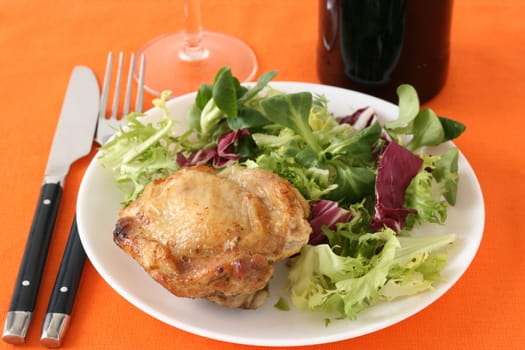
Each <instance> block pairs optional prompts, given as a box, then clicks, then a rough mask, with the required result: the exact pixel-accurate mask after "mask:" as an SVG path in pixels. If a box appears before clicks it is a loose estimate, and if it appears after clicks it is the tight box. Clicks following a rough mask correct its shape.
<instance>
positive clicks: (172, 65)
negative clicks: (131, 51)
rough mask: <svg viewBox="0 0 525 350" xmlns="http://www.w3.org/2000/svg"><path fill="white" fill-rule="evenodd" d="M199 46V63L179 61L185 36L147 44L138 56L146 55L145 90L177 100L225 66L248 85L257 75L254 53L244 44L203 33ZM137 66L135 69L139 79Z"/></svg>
mask: <svg viewBox="0 0 525 350" xmlns="http://www.w3.org/2000/svg"><path fill="white" fill-rule="evenodd" d="M202 45H203V47H205V48H206V51H207V52H206V55H204V57H202V58H200V59H195V60H191V59H187V57H186V58H185V57H184V56H182V57H181V52H182V49H183V47H184V33H182V32H179V33H172V34H166V35H163V36H160V37H158V38H155V39H153V40H152V41H150V42H148V43H147V44H146V45H145V46H144V47H143V48H142V49H141V50H140V51H139V52H138V53H139V54H142V53H144V54H145V64H146V66H145V67H146V68H145V72H146V73H145V78H144V89H145V90H146V91H148V92H149V93H151V94H153V95H156V96H159V95H160V93H161V92H162V91H164V90H170V91H171V92H172V96H179V95H183V94H186V93H189V92H193V91H196V90H198V89H199V87H200V85H201V84H203V83H212V82H213V78H214V77H215V74H216V73H217V71H218V70H219V69H220V68H222V67H224V66H228V67H230V68H231V70H232V74H233V75H234V76H235V77H237V78H238V79H239V81H240V82H241V83H242V82H247V81H251V80H252V79H253V78H254V76H255V73H256V72H257V59H256V57H255V53H254V52H253V50H252V49H251V48H250V47H249V46H248V45H246V44H245V43H244V42H243V41H241V40H239V39H237V38H235V37H232V36H229V35H226V34H222V33H216V32H210V31H203V32H202ZM138 69H139V65H138V64H136V65H135V72H136V74H135V76H138Z"/></svg>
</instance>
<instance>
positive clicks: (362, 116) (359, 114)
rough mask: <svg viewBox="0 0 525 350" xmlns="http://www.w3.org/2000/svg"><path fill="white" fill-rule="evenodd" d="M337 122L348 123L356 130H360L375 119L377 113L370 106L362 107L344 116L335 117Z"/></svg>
mask: <svg viewBox="0 0 525 350" xmlns="http://www.w3.org/2000/svg"><path fill="white" fill-rule="evenodd" d="M337 121H338V122H339V124H350V125H352V126H353V127H354V128H355V129H357V130H362V129H365V128H367V127H369V126H370V125H372V124H373V123H375V122H376V121H377V115H376V113H375V111H374V110H373V109H372V108H371V107H363V108H359V109H358V110H356V111H355V112H354V113H352V114H350V115H347V116H345V117H341V118H337Z"/></svg>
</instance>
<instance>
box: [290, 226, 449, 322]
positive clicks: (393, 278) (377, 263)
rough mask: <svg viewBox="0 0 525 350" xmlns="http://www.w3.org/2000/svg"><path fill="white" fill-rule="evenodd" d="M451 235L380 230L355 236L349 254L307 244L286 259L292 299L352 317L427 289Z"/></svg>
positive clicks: (436, 275)
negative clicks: (403, 234)
mask: <svg viewBox="0 0 525 350" xmlns="http://www.w3.org/2000/svg"><path fill="white" fill-rule="evenodd" d="M454 239H455V235H442V236H425V237H397V236H396V235H395V232H394V231H392V230H390V229H385V230H382V231H380V232H377V233H372V234H365V235H362V236H360V237H359V238H358V239H357V246H356V248H357V249H356V251H355V252H354V254H353V255H352V256H341V255H337V254H335V253H334V251H333V250H332V249H331V248H330V246H329V245H327V244H321V245H317V246H311V245H307V246H305V247H304V248H303V249H302V251H301V254H300V255H299V256H297V257H296V258H294V259H293V260H292V262H291V269H290V272H289V274H288V278H289V282H290V286H291V297H292V303H293V304H294V306H295V307H297V308H300V309H308V310H310V311H317V312H328V313H336V314H338V315H339V317H344V318H349V319H355V318H356V317H357V314H358V313H359V312H360V311H362V310H364V309H366V308H368V307H370V306H371V305H373V304H375V303H377V302H378V301H380V300H392V299H394V298H398V297H402V296H407V295H412V294H415V293H419V292H422V291H424V290H428V289H431V288H432V283H433V282H434V281H436V280H439V279H440V271H441V269H442V267H443V266H444V262H445V258H444V257H445V255H443V254H441V253H439V251H440V249H442V248H443V247H446V246H447V245H449V244H451V243H452V242H453V241H454ZM371 252H372V255H370V254H371ZM436 252H437V254H436Z"/></svg>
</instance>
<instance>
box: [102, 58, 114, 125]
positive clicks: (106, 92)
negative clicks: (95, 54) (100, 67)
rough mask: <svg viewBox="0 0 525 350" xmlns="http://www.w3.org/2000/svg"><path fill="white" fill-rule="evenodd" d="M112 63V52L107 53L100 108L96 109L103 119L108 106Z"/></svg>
mask: <svg viewBox="0 0 525 350" xmlns="http://www.w3.org/2000/svg"><path fill="white" fill-rule="evenodd" d="M112 65H113V53H112V52H110V53H109V54H108V59H107V61H106V71H105V72H104V83H103V85H102V94H101V99H100V109H99V111H98V117H99V118H101V119H103V118H105V117H106V111H107V106H108V96H109V84H110V80H111V66H112Z"/></svg>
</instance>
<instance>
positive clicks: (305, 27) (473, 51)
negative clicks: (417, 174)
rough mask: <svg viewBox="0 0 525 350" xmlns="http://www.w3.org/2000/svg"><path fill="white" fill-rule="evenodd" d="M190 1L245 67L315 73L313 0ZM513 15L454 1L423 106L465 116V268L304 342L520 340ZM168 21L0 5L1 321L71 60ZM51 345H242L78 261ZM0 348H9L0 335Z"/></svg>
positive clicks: (129, 42) (524, 30) (523, 266)
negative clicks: (468, 227)
mask: <svg viewBox="0 0 525 350" xmlns="http://www.w3.org/2000/svg"><path fill="white" fill-rule="evenodd" d="M202 7H203V13H204V18H203V22H204V26H205V27H206V28H207V29H211V30H216V31H222V32H226V33H230V34H233V35H235V36H237V37H239V38H241V39H243V40H244V41H246V42H247V43H249V44H250V45H251V46H252V47H253V48H254V50H255V52H256V54H257V57H258V60H259V73H261V72H265V71H268V70H272V69H279V70H280V73H279V76H278V79H279V80H297V81H308V82H318V81H319V80H318V78H317V74H316V69H315V61H316V54H315V46H316V40H317V23H318V19H317V1H316V0H306V1H305V0H292V1H281V0H266V1H261V0H232V1H220V0H204V1H202ZM429 15H431V14H429ZM524 16H525V2H523V1H521V0H456V2H455V5H454V18H453V27H452V47H451V49H452V57H451V66H450V73H449V78H448V81H447V83H446V86H445V88H444V89H443V91H442V92H441V93H440V94H439V95H438V96H437V97H435V98H434V99H433V100H431V101H430V102H429V103H428V105H430V106H431V107H432V108H433V109H434V110H436V111H437V112H439V113H440V114H441V115H446V116H450V117H452V118H455V119H457V120H460V121H462V122H464V123H466V124H467V126H468V129H467V132H466V133H465V134H464V135H462V136H461V138H460V139H459V140H458V141H457V144H458V146H459V147H460V149H461V150H462V151H463V153H464V154H465V155H466V157H467V158H468V159H469V161H470V162H471V164H472V166H473V168H474V169H475V171H476V173H477V175H478V177H479V180H480V183H481V186H482V189H483V193H484V196H485V201H486V214H487V215H486V226H485V233H484V237H483V241H482V244H481V247H480V249H479V252H478V254H477V256H476V258H475V260H474V261H473V263H472V265H471V266H470V268H469V269H468V270H467V272H466V273H465V275H464V276H463V277H462V278H461V279H460V281H459V282H458V283H457V284H456V285H455V286H454V287H453V288H452V289H451V290H450V291H449V292H447V293H446V294H445V295H444V296H443V297H442V298H440V299H439V300H438V301H437V302H435V303H434V304H432V305H431V306H429V307H428V308H426V309H425V310H424V311H422V312H420V313H418V314H416V315H415V316H413V317H411V318H409V319H407V320H405V321H402V322H400V323H398V324H396V325H394V326H391V327H389V328H387V329H384V330H381V331H378V332H375V333H373V334H369V335H366V336H362V337H359V338H355V339H350V340H347V341H341V342H337V343H332V344H326V345H323V346H316V347H315V348H321V349H366V348H368V349H377V348H389V349H391V350H394V349H416V348H421V349H523V348H524V347H525V333H524V332H523V330H522V325H523V324H525V302H524V301H523V291H524V290H525V279H524V278H523V276H522V275H523V271H525V259H524V258H523V256H524V255H525V238H524V237H525V229H524V225H523V223H522V219H521V218H522V217H523V212H524V211H525V199H524V198H525V186H524V182H525V170H524V169H525V161H524V160H525V157H524V156H523V147H524V144H523V141H522V140H523V133H524V131H525V126H524V125H525V124H524V120H523V112H522V110H523V103H524V101H525V83H524V82H525V67H524V62H525V58H524V57H525V21H523V17H524ZM181 27H182V0H170V1H166V0H152V1H141V0H130V1H118V0H105V1H81V0H67V1H66V0H54V1H50V2H44V1H35V0H33V1H30V0H21V1H7V0H1V1H0V96H1V98H2V104H1V115H2V117H1V119H0V120H1V121H0V123H1V130H2V134H1V137H0V149H1V153H0V166H1V171H0V183H1V191H2V200H0V222H1V228H2V229H1V232H0V239H1V243H0V269H1V273H0V317H2V322H3V317H4V316H3V315H5V312H7V309H8V306H9V300H10V297H11V292H12V287H13V284H14V281H15V278H16V274H17V271H18V266H19V263H20V260H21V257H22V253H23V248H24V245H25V242H26V238H27V233H28V231H29V226H30V223H31V219H32V215H33V211H34V208H35V204H36V200H37V195H38V192H39V189H40V186H41V183H42V176H43V172H44V168H45V164H46V161H47V155H48V151H49V148H50V144H51V140H52V137H53V134H54V130H55V126H56V122H57V118H58V114H59V112H60V108H61V104H62V98H63V95H64V91H65V87H66V84H67V81H68V77H69V74H70V73H71V70H72V68H73V66H75V65H78V64H83V65H88V66H90V67H92V68H93V70H94V71H95V72H96V73H97V74H98V75H99V77H100V76H102V75H103V70H104V65H105V58H106V54H107V52H108V51H110V50H111V51H120V50H123V51H125V52H132V51H134V50H137V49H138V48H140V47H141V46H142V45H143V44H144V43H145V42H147V41H148V40H149V39H151V38H153V37H156V36H158V35H160V34H162V33H167V32H171V31H174V30H178V29H180V28H181ZM148 101H149V98H148ZM148 103H149V102H148ZM150 105H151V104H149V106H150ZM92 156H93V154H91V155H90V157H87V158H84V159H82V160H80V161H78V162H77V163H75V164H74V165H73V167H72V169H71V173H70V175H69V176H68V180H67V182H66V185H65V191H64V196H63V202H62V209H61V211H60V213H59V220H58V224H57V227H56V231H55V235H54V238H53V241H52V246H51V249H50V252H49V259H48V263H47V265H46V268H45V275H44V277H43V281H42V286H41V295H40V298H39V301H38V304H37V307H36V310H35V314H34V321H33V325H32V327H31V328H30V330H29V334H28V337H27V341H26V344H25V345H24V346H22V347H21V348H38V347H40V344H39V336H40V327H41V322H42V319H43V316H44V313H45V309H46V307H47V301H48V300H49V295H50V293H51V289H52V285H53V282H54V279H55V274H56V272H57V269H58V265H59V262H60V258H61V255H62V251H63V248H64V246H65V242H66V239H67V235H68V232H69V227H70V224H71V220H72V217H73V214H74V206H75V200H76V191H77V189H78V186H79V183H80V181H81V178H82V175H83V173H84V171H85V169H86V167H87V165H88V163H89V161H90V159H91V158H92ZM349 327H351V324H349ZM285 331H286V330H285V329H283V332H285ZM63 346H64V348H73V349H152V348H173V349H192V348H195V349H207V348H213V349H249V348H251V347H249V346H242V345H235V344H229V343H223V342H220V341H216V340H211V339H206V338H203V337H200V336H196V335H192V334H189V333H186V332H184V331H181V330H178V329H176V328H173V327H170V326H168V325H166V324H164V323H162V322H160V321H158V320H156V319H154V318H152V317H151V316H149V315H147V314H145V313H143V312H141V311H139V310H138V309H137V308H135V307H134V306H132V305H131V304H130V303H128V302H127V301H126V300H124V299H123V298H122V297H121V296H120V295H118V294H117V293H115V292H114V291H113V289H112V288H111V287H110V286H108V284H106V282H105V281H104V280H103V279H102V278H101V277H100V276H99V275H98V274H97V272H96V271H95V270H94V268H93V266H92V265H91V264H90V263H89V262H88V263H87V264H86V267H85V270H84V276H83V280H82V283H81V285H80V290H79V295H78V299H77V303H76V305H75V309H74V314H73V322H72V325H71V328H70V329H69V332H68V335H67V338H66V340H65V342H64V344H63ZM0 348H2V349H10V348H13V346H12V345H8V344H5V343H3V342H0ZM312 348H314V347H312Z"/></svg>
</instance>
